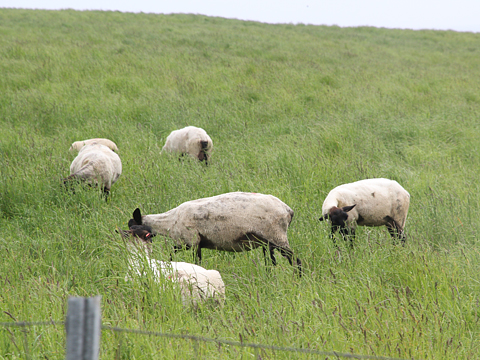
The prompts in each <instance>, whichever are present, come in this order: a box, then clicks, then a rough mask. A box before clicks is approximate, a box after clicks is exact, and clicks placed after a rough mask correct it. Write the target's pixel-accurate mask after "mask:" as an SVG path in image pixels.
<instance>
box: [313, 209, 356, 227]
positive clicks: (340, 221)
mask: <svg viewBox="0 0 480 360" xmlns="http://www.w3.org/2000/svg"><path fill="white" fill-rule="evenodd" d="M356 205H357V204H355V205H350V206H344V207H342V208H339V207H336V206H334V207H332V208H331V209H330V210H329V211H328V214H325V215H323V216H322V217H321V218H320V219H318V220H320V221H323V220H330V221H331V222H332V226H335V227H338V228H341V229H343V228H345V222H346V221H347V219H348V214H347V213H348V212H349V211H350V210H352V209H353V208H354V207H355V206H356Z"/></svg>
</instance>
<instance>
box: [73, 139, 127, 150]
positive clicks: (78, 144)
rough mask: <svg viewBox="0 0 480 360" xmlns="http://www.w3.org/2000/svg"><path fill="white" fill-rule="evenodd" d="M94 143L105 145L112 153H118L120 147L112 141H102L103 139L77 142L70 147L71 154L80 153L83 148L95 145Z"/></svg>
mask: <svg viewBox="0 0 480 360" xmlns="http://www.w3.org/2000/svg"><path fill="white" fill-rule="evenodd" d="M94 143H97V144H102V145H105V146H107V147H109V148H110V149H111V150H112V151H115V152H118V147H117V145H116V144H115V143H114V142H113V141H112V140H108V139H101V138H95V139H88V140H82V141H75V142H74V143H73V144H72V146H70V149H69V151H71V152H73V151H80V149H81V148H83V147H84V146H85V145H91V144H94Z"/></svg>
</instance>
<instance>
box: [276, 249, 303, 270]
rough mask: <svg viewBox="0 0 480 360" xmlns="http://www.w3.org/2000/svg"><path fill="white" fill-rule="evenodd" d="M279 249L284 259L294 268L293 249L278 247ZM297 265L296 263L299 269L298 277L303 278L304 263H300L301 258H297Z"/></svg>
mask: <svg viewBox="0 0 480 360" xmlns="http://www.w3.org/2000/svg"><path fill="white" fill-rule="evenodd" d="M277 249H279V250H280V253H281V254H282V256H283V257H285V258H287V260H288V262H289V263H290V265H292V266H293V260H294V256H293V251H292V250H291V249H288V248H284V247H277ZM295 263H296V265H297V269H298V276H299V277H302V272H303V270H302V262H301V261H300V259H299V258H296V259H295Z"/></svg>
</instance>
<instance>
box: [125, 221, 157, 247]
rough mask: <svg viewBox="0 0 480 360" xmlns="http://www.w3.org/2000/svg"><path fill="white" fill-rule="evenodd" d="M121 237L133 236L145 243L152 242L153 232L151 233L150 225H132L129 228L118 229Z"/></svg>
mask: <svg viewBox="0 0 480 360" xmlns="http://www.w3.org/2000/svg"><path fill="white" fill-rule="evenodd" d="M120 231H121V234H122V236H123V237H125V238H128V237H133V238H138V239H140V240H143V241H144V242H146V243H152V238H153V237H154V236H155V234H153V233H152V231H151V229H150V226H142V225H133V226H132V227H130V230H120Z"/></svg>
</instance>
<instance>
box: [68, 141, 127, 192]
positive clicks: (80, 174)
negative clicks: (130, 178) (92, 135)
mask: <svg viewBox="0 0 480 360" xmlns="http://www.w3.org/2000/svg"><path fill="white" fill-rule="evenodd" d="M121 174H122V162H121V160H120V157H119V156H118V155H117V154H116V153H115V152H113V151H112V150H110V148H108V147H107V146H105V145H102V144H98V143H92V144H90V145H85V146H83V147H82V148H81V149H80V151H79V153H78V155H77V157H76V158H75V159H73V162H72V164H71V165H70V176H68V177H67V178H66V179H64V183H65V184H66V183H67V182H69V181H71V180H73V179H80V180H83V181H86V182H88V183H90V184H95V185H96V184H100V185H101V186H102V189H103V192H104V193H105V195H108V194H109V192H110V189H111V187H112V185H113V184H114V183H115V182H116V181H117V180H118V178H119V177H120V175H121Z"/></svg>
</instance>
